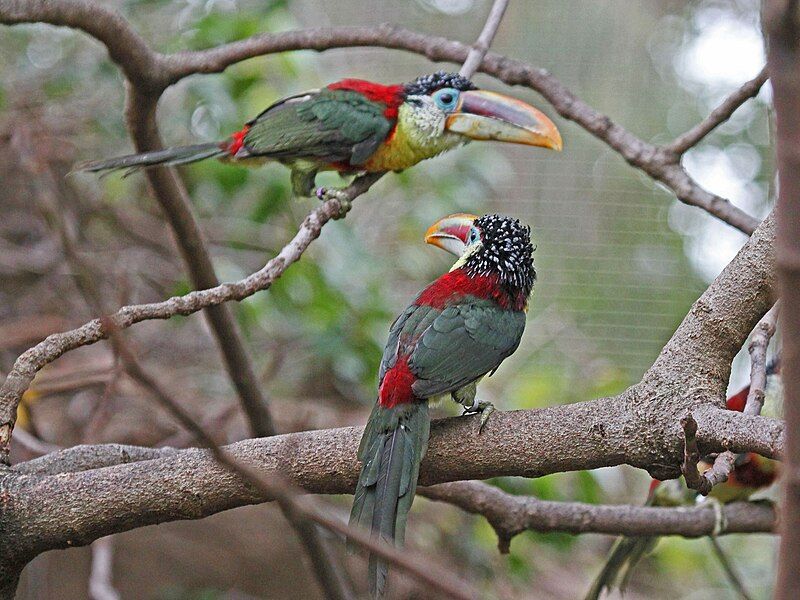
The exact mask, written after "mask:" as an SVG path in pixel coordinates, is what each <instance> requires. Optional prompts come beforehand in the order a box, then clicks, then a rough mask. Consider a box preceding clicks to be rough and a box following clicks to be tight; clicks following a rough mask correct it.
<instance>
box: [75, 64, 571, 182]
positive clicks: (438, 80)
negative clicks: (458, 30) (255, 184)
mask: <svg viewBox="0 0 800 600" xmlns="http://www.w3.org/2000/svg"><path fill="white" fill-rule="evenodd" d="M471 139H473V140H499V141H502V142H512V143H517V144H527V145H529V146H540V147H544V148H551V149H554V150H561V135H560V134H559V132H558V129H556V126H555V125H554V124H553V122H552V121H551V120H550V119H548V118H547V116H545V115H544V113H542V112H541V111H539V110H537V109H536V108H534V107H532V106H530V105H528V104H526V103H524V102H522V101H520V100H517V99H515V98H511V97H509V96H504V95H503V94H498V93H496V92H488V91H483V90H479V89H478V88H477V87H476V86H475V85H474V84H473V83H472V82H471V81H470V80H469V79H466V78H464V77H462V76H460V75H458V74H455V73H445V72H443V71H439V72H437V73H433V74H432V75H425V76H423V77H419V78H417V79H415V80H414V81H412V82H410V83H405V84H397V85H382V84H379V83H373V82H371V81H364V80H361V79H343V80H342V81H338V82H336V83H332V84H330V85H328V86H327V87H324V88H322V89H318V90H312V91H308V92H303V93H300V94H295V95H294V96H289V97H288V98H284V99H282V100H279V101H278V102H275V103H274V104H272V105H271V106H269V107H268V108H267V109H266V110H264V111H263V112H262V113H261V114H260V115H258V116H257V117H256V118H255V119H253V120H252V121H250V122H248V123H247V124H246V125H245V126H244V127H243V128H242V129H241V130H240V131H237V132H236V133H234V134H233V135H231V136H230V138H228V139H227V140H225V141H222V142H219V143H216V142H214V143H207V144H194V145H191V146H179V147H176V148H168V149H166V150H157V151H153V152H143V153H141V154H132V155H129V156H121V157H119V158H111V159H108V160H99V161H91V162H87V163H83V164H81V165H78V166H77V167H76V170H80V171H91V172H97V171H115V170H125V171H131V170H136V169H139V168H143V167H153V166H157V165H182V164H186V163H191V162H195V161H199V160H203V159H206V158H219V159H224V160H231V161H235V162H240V161H241V162H259V163H260V162H263V161H264V160H276V161H278V162H280V163H283V164H284V165H286V166H288V167H289V168H290V169H291V172H292V187H293V189H294V192H295V194H297V195H299V196H310V195H312V193H313V192H314V179H315V177H316V174H317V172H319V171H338V172H340V173H343V174H352V173H358V172H368V173H372V172H380V171H401V170H403V169H407V168H408V167H411V166H414V165H415V164H417V163H418V162H419V161H421V160H424V159H426V158H431V157H433V156H436V155H437V154H441V153H442V152H444V151H446V150H450V149H451V148H454V147H456V146H459V145H461V144H464V143H465V142H467V141H469V140H471ZM323 193H324V190H322V191H320V190H318V191H317V195H319V196H321V195H322V194H323Z"/></svg>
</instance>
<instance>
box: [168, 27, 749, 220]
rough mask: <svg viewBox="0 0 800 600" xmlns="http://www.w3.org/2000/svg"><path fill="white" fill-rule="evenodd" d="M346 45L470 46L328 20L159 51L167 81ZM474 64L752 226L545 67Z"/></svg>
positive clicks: (682, 193)
mask: <svg viewBox="0 0 800 600" xmlns="http://www.w3.org/2000/svg"><path fill="white" fill-rule="evenodd" d="M353 46H378V47H382V48H393V49H398V50H407V51H409V52H414V53H416V54H421V55H423V56H425V57H427V58H428V59H430V60H432V61H434V62H438V61H447V62H453V63H459V62H462V61H464V60H465V59H466V57H467V55H468V53H469V50H470V48H469V46H467V45H466V44H462V43H461V42H456V41H454V40H449V39H447V38H443V37H438V36H427V35H422V34H420V33H416V32H414V31H410V30H408V29H404V28H402V27H396V26H393V25H388V24H384V25H381V26H379V27H375V28H367V27H332V28H319V29H305V30H300V31H288V32H284V33H277V34H270V35H259V36H254V37H251V38H248V39H246V40H242V41H240V42H233V43H231V44H225V45H222V46H218V47H217V48H212V49H210V50H201V51H198V52H181V53H177V54H173V55H169V56H166V57H164V58H165V60H166V61H167V63H168V65H169V69H170V81H171V82H173V83H174V82H176V81H178V80H180V79H182V78H183V77H186V76H188V75H191V74H194V73H218V72H220V71H223V70H225V69H226V68H227V67H229V66H230V65H232V64H235V63H237V62H240V61H242V60H246V59H248V58H253V57H256V56H262V55H264V54H271V53H275V52H284V51H287V50H301V49H305V50H318V51H323V50H328V49H331V48H343V47H353ZM479 70H480V71H481V72H483V73H486V74H488V75H491V76H493V77H495V78H496V79H498V80H500V81H502V82H504V83H506V84H508V85H523V86H526V87H529V88H531V89H532V90H534V91H536V92H538V93H540V94H541V95H542V96H543V97H544V98H546V99H547V100H548V101H549V102H550V103H551V104H552V105H553V107H554V108H555V109H556V111H557V112H558V114H560V115H561V116H562V117H564V118H565V119H569V120H571V121H574V122H576V123H577V124H578V125H580V126H581V127H583V128H584V129H585V130H586V131H588V132H589V133H591V134H592V135H594V136H595V137H597V138H598V139H600V140H602V141H603V142H605V143H606V144H608V145H609V146H610V147H611V148H613V149H614V150H616V151H617V152H618V153H619V154H620V155H621V156H622V157H623V158H624V159H625V160H626V161H627V162H628V163H629V164H630V165H632V166H634V167H637V168H638V169H641V170H642V171H644V172H645V173H647V174H648V175H649V176H650V177H652V178H653V179H655V180H656V181H659V182H661V183H663V184H664V185H666V186H667V187H669V188H670V189H672V190H673V191H674V192H675V195H676V196H677V197H678V199H679V200H681V201H682V202H685V203H686V204H690V205H692V206H697V207H699V208H702V209H704V210H706V211H707V212H709V213H711V214H712V215H714V216H715V217H717V218H719V219H721V220H722V221H725V222H726V223H728V224H729V225H731V226H732V227H735V228H737V229H739V230H741V231H743V232H745V233H747V234H750V233H752V232H753V231H754V230H755V228H756V227H757V226H758V220H757V219H756V218H754V217H752V216H750V215H748V214H747V213H746V212H744V211H743V210H741V209H739V208H737V207H736V206H734V205H733V204H731V203H730V201H728V200H726V199H725V198H722V197H720V196H717V195H716V194H712V193H710V192H708V191H707V190H705V189H703V188H702V187H700V185H698V184H697V182H695V181H694V180H693V179H692V178H691V177H690V176H689V175H688V174H687V173H686V171H685V170H684V169H683V168H682V167H681V166H680V164H679V159H680V156H679V154H677V153H675V152H674V151H672V150H671V149H670V148H669V147H665V148H662V147H659V146H654V145H652V144H649V143H647V142H645V141H643V140H641V139H639V138H638V137H636V136H635V135H633V134H632V133H631V132H629V131H627V130H626V129H625V128H623V127H622V126H620V125H619V124H617V123H615V122H614V121H612V120H611V119H610V118H609V117H608V116H606V115H604V114H602V113H600V112H598V111H596V110H595V109H593V108H592V107H591V106H589V105H588V104H586V103H585V102H584V101H583V100H581V99H579V98H578V97H577V96H575V94H573V93H572V92H571V91H570V90H569V89H568V88H567V87H566V86H564V84H562V83H561V82H560V81H559V80H558V79H556V78H555V77H554V76H553V75H551V74H550V73H549V72H547V71H546V70H545V69H540V68H536V67H534V66H532V65H530V64H527V63H525V62H523V61H520V60H515V59H512V58H508V57H506V56H503V55H500V54H497V53H494V52H488V53H487V54H486V56H485V57H484V59H483V61H482V62H481V65H480V68H479ZM712 114H713V113H712ZM709 118H711V117H709ZM714 118H718V116H715V117H714ZM699 139H700V138H698V141H699Z"/></svg>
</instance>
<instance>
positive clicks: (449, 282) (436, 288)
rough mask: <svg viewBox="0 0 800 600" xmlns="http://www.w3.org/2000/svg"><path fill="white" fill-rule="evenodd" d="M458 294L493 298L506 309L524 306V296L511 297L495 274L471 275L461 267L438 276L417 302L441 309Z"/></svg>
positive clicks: (518, 308) (487, 298) (517, 308)
mask: <svg viewBox="0 0 800 600" xmlns="http://www.w3.org/2000/svg"><path fill="white" fill-rule="evenodd" d="M460 296H475V297H476V298H481V299H484V300H494V301H495V302H497V304H498V305H500V307H501V308H504V309H506V310H509V309H513V310H522V309H523V308H525V298H523V297H521V298H514V297H512V296H511V295H510V294H509V293H508V292H506V291H505V290H504V289H503V288H502V287H501V286H500V283H499V278H498V276H497V275H479V276H477V277H472V276H470V275H469V274H467V272H466V271H464V270H463V269H456V270H455V271H450V272H449V273H446V274H444V275H442V276H441V277H439V279H437V280H436V281H434V282H433V283H432V284H430V285H429V286H428V287H427V288H425V289H424V290H423V291H422V293H421V294H420V295H419V297H418V298H417V304H418V305H420V306H432V307H433V308H438V309H442V308H444V307H445V306H447V303H448V301H449V300H452V299H454V298H458V297H460Z"/></svg>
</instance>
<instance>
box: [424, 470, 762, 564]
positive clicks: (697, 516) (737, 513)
mask: <svg viewBox="0 0 800 600" xmlns="http://www.w3.org/2000/svg"><path fill="white" fill-rule="evenodd" d="M419 493H420V494H421V495H423V496H425V497H426V498H428V499H430V500H436V501H440V502H448V503H450V504H453V505H455V506H458V507H459V508H461V509H462V510H464V511H466V512H468V513H472V514H476V515H482V516H483V517H485V518H486V520H487V521H489V523H490V524H491V526H492V527H493V528H494V530H495V532H496V533H497V537H498V545H499V547H500V551H501V552H503V553H506V552H508V550H509V545H510V542H511V539H512V538H513V537H514V536H516V535H518V534H520V533H522V532H523V531H540V532H549V531H562V532H565V533H606V534H610V535H625V536H645V535H682V536H685V537H700V536H704V535H711V534H712V533H714V527H715V520H716V517H715V515H714V511H711V510H708V506H696V507H691V508H689V507H687V508H654V507H650V506H628V505H618V506H616V505H615V506H609V505H596V504H585V503H583V502H552V501H548V500H539V499H538V498H534V497H531V496H515V495H513V494H509V493H507V492H504V491H503V490H501V489H499V488H497V487H494V486H492V485H488V484H486V483H483V482H482V481H456V482H452V483H442V484H440V485H434V486H431V487H426V488H422V489H420V490H419ZM723 511H724V516H725V519H726V527H725V533H756V532H772V531H774V530H775V525H776V518H775V510H774V509H773V508H772V507H771V506H765V505H759V504H751V503H747V502H737V503H734V504H728V505H726V506H725V507H724V508H723Z"/></svg>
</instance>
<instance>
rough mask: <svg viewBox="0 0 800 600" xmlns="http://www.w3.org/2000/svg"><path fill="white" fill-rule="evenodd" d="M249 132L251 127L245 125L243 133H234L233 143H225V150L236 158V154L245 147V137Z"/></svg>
mask: <svg viewBox="0 0 800 600" xmlns="http://www.w3.org/2000/svg"><path fill="white" fill-rule="evenodd" d="M249 130H250V126H249V125H245V126H244V127H243V128H242V130H241V131H237V132H236V133H232V134H231V142H230V143H229V144H227V145H226V143H225V142H223V149H224V150H226V151H227V152H228V154H230V155H231V156H236V153H237V152H239V150H241V149H242V146H244V137H245V136H246V135H247V132H248V131H249Z"/></svg>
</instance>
